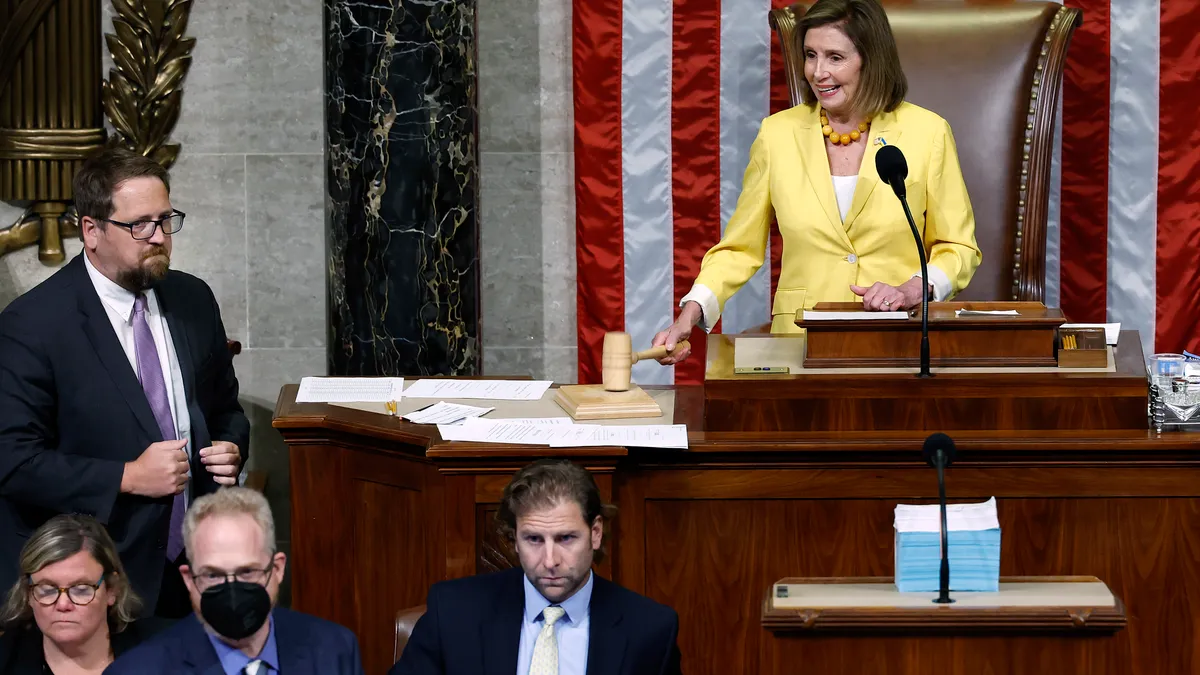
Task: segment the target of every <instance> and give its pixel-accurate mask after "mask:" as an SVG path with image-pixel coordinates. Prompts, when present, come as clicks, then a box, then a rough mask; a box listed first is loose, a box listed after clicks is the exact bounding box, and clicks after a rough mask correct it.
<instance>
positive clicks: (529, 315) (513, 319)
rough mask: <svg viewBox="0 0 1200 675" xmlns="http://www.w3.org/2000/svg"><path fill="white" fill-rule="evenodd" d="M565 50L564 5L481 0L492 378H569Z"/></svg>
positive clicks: (571, 173) (571, 317)
mask: <svg viewBox="0 0 1200 675" xmlns="http://www.w3.org/2000/svg"><path fill="white" fill-rule="evenodd" d="M535 47H536V48H535ZM570 48H571V4H570V2H567V1H565V0H487V2H481V3H479V108H480V127H481V129H480V155H481V156H480V172H481V181H482V196H481V203H480V207H481V210H482V218H481V221H480V229H481V237H482V240H483V241H482V250H483V261H482V267H483V269H482V272H483V296H482V305H483V329H482V332H483V358H484V371H485V372H486V373H487V374H489V375H532V376H534V377H545V378H547V379H552V380H555V381H557V382H575V381H576V379H577V373H576V363H577V349H576V343H575V192H574V180H575V151H574V129H573V119H574V117H573V114H572V103H571V79H572V77H571V51H570Z"/></svg>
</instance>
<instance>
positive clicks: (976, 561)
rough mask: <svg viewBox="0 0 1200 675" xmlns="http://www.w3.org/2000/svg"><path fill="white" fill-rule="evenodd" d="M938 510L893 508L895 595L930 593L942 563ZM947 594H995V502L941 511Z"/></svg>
mask: <svg viewBox="0 0 1200 675" xmlns="http://www.w3.org/2000/svg"><path fill="white" fill-rule="evenodd" d="M940 524H941V511H940V510H939V508H938V505H937V504H924V505H920V506H913V505H908V504H898V505H897V506H896V518H895V529H896V587H897V589H898V590H899V591H900V592H901V593H929V592H934V593H936V592H937V590H938V581H939V575H940V573H941V565H942V535H941V530H940ZM946 525H947V530H948V533H947V539H948V543H949V549H950V556H949V558H950V590H952V591H962V592H989V591H991V592H994V591H999V590H1000V520H999V518H998V517H997V515H996V498H995V497H993V498H991V499H989V500H987V501H986V502H983V503H982V504H950V505H948V506H947V507H946Z"/></svg>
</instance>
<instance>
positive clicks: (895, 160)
mask: <svg viewBox="0 0 1200 675" xmlns="http://www.w3.org/2000/svg"><path fill="white" fill-rule="evenodd" d="M875 172H876V173H878V174H879V178H880V180H882V181H883V182H885V183H887V184H888V185H890V186H892V192H895V193H896V196H897V197H898V198H899V199H900V204H901V205H902V206H904V217H905V218H907V219H908V227H909V228H910V229H911V230H912V235H913V239H914V240H915V241H916V242H917V255H919V256H920V257H921V281H922V282H923V284H922V287H921V371H920V372H919V373H917V377H933V373H931V372H929V267H928V264H927V262H926V260H925V243H924V242H922V241H921V234H920V233H919V232H917V224H916V222H915V221H913V217H912V211H910V210H909V209H908V200H907V199H906V198H905V197H906V194H905V189H904V179H905V178H907V177H908V162H907V161H905V159H904V153H903V152H900V148H897V147H896V146H894V145H885V146H883V147H882V148H879V151H878V152H876V153H875Z"/></svg>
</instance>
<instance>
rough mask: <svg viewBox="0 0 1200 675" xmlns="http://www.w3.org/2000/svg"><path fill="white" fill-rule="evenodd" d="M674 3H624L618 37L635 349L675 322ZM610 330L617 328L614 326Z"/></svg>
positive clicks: (629, 307)
mask: <svg viewBox="0 0 1200 675" xmlns="http://www.w3.org/2000/svg"><path fill="white" fill-rule="evenodd" d="M671 3H672V0H625V2H624V6H623V8H622V12H623V14H622V22H623V24H624V25H623V26H622V31H621V33H622V38H621V182H622V202H623V210H624V213H623V220H624V235H625V331H626V332H627V333H629V334H630V336H631V337H632V339H633V344H634V346H635V350H641V349H646V348H648V347H649V346H650V341H651V340H652V339H653V338H654V334H655V333H657V332H658V331H660V330H662V329H663V328H666V327H667V326H668V325H670V322H671V321H672V320H673V319H674V316H675V309H674V307H673V304H674V303H673V299H674V295H673V293H674V278H675V255H674V234H673V233H674V208H673V205H672V202H671V56H672V55H671V47H672V41H671V16H672V14H671ZM614 328H615V327H614ZM673 375H674V373H673V369H671V368H663V367H661V366H659V365H658V364H657V363H655V362H653V361H646V362H641V363H638V364H636V365H634V367H633V379H634V381H635V382H639V383H641V384H671V383H672V382H673V381H674V377H673Z"/></svg>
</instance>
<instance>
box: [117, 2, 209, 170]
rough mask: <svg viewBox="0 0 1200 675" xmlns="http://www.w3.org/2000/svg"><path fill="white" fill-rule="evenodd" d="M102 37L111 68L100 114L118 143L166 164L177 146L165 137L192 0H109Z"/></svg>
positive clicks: (186, 59) (183, 62) (186, 52)
mask: <svg viewBox="0 0 1200 675" xmlns="http://www.w3.org/2000/svg"><path fill="white" fill-rule="evenodd" d="M112 7H113V11H114V13H115V16H114V17H113V32H112V33H109V34H107V35H105V36H104V37H105V40H106V42H107V43H108V48H109V52H110V53H111V54H112V57H113V68H112V69H111V70H110V71H109V73H108V79H107V80H106V81H105V82H104V83H103V85H102V97H103V101H104V112H105V114H106V115H108V119H109V121H110V122H111V123H112V125H113V129H114V130H115V133H113V135H112V137H111V138H110V139H109V142H110V143H112V144H115V145H123V146H125V147H127V148H129V149H131V150H133V151H135V152H138V153H141V154H143V155H146V156H147V157H152V158H154V159H155V160H157V161H158V162H159V163H161V164H162V165H163V166H166V167H170V166H171V165H172V164H174V163H175V160H176V159H178V157H179V149H180V147H179V145H178V144H168V143H167V140H168V139H169V137H170V135H171V131H172V130H174V128H175V124H176V123H177V122H178V121H179V111H180V107H181V105H182V102H183V81H184V80H185V79H186V78H187V73H188V69H189V68H190V67H191V65H192V49H193V47H195V45H196V41H195V40H194V39H192V38H186V37H184V32H185V31H186V30H187V22H188V17H189V16H190V14H191V10H192V0H112Z"/></svg>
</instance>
